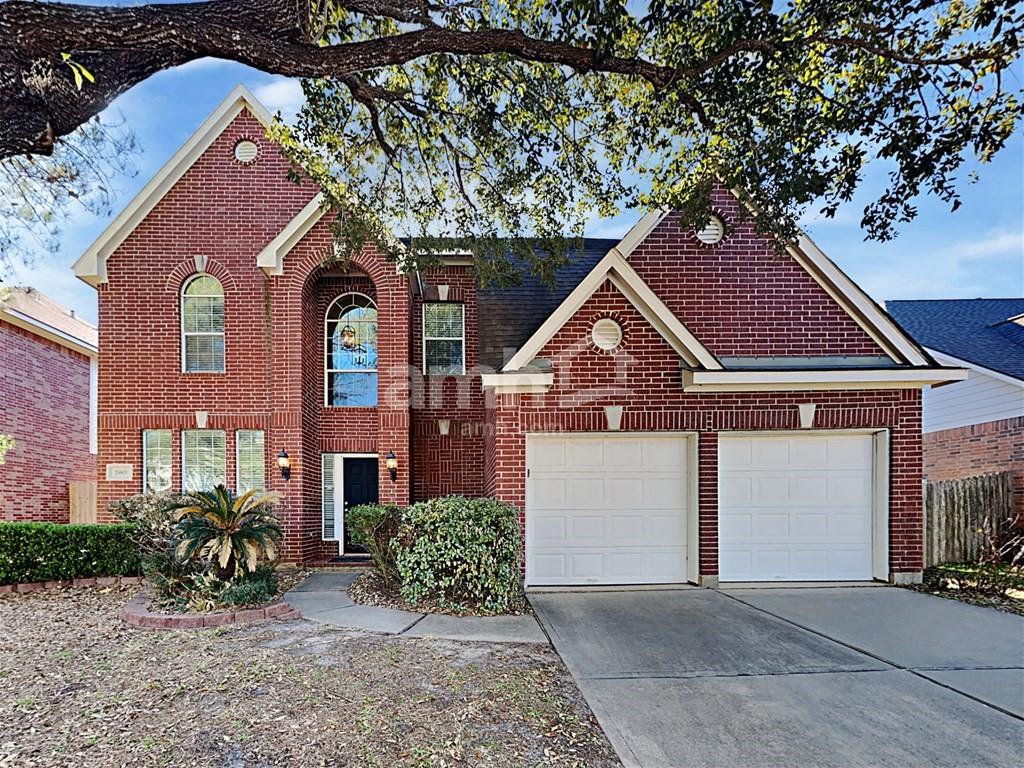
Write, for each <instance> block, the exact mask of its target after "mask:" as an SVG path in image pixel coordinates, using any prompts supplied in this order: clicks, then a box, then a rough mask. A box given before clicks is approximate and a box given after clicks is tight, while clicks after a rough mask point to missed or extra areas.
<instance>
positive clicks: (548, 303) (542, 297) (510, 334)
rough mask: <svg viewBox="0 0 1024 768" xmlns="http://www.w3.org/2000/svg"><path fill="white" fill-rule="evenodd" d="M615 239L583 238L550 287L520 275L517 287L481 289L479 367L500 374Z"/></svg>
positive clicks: (572, 249)
mask: <svg viewBox="0 0 1024 768" xmlns="http://www.w3.org/2000/svg"><path fill="white" fill-rule="evenodd" d="M618 244H619V241H618V240H617V239H615V240H609V239H603V238H585V239H584V240H583V243H582V246H583V247H582V250H579V249H577V248H570V250H569V253H568V258H569V263H568V264H566V265H565V266H564V267H562V268H561V269H559V270H558V272H557V273H556V275H555V282H554V285H553V286H549V285H547V284H546V283H543V282H541V280H540V279H539V278H538V277H537V276H536V275H533V274H526V270H523V271H522V272H521V274H522V275H523V276H522V280H521V281H520V283H519V284H518V285H511V286H504V287H499V286H492V287H487V288H482V289H481V290H480V292H479V295H478V299H477V301H478V311H477V316H478V318H479V328H480V364H481V365H484V366H489V367H490V368H493V369H494V370H495V371H500V370H501V367H502V366H503V365H504V364H505V362H506V361H507V360H508V359H509V358H510V357H512V355H513V354H514V353H515V351H516V350H517V349H519V347H521V346H522V345H523V344H525V343H526V340H527V339H529V338H530V336H532V335H533V333H534V331H536V330H537V329H538V328H540V326H541V325H542V324H543V322H544V321H545V320H547V318H548V316H549V315H550V314H551V313H552V312H554V311H555V309H557V308H558V305H559V304H561V303H562V302H563V301H564V300H565V298H566V296H568V295H569V294H570V293H572V290H573V289H574V288H575V287H576V286H577V285H579V284H580V282H581V281H582V280H583V278H584V277H586V276H587V274H588V273H589V272H590V270H592V269H593V268H594V266H595V265H596V264H597V262H599V261H600V260H601V259H602V258H604V256H605V255H606V254H607V253H608V251H610V250H611V249H612V248H613V247H615V246H616V245H618Z"/></svg>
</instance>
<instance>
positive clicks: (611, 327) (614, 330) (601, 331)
mask: <svg viewBox="0 0 1024 768" xmlns="http://www.w3.org/2000/svg"><path fill="white" fill-rule="evenodd" d="M590 337H591V339H593V341H594V346H595V347H597V348H598V349H604V350H612V349H615V348H616V347H617V346H619V344H620V343H621V342H622V326H620V325H619V324H618V323H617V322H615V321H614V320H612V319H611V318H610V317H603V318H601V319H600V320H598V321H597V322H596V323H594V327H593V328H592V329H591V331H590Z"/></svg>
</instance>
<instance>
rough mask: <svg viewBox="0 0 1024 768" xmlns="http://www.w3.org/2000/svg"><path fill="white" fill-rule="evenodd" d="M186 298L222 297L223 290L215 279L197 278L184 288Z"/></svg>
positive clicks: (208, 277) (207, 276)
mask: <svg viewBox="0 0 1024 768" xmlns="http://www.w3.org/2000/svg"><path fill="white" fill-rule="evenodd" d="M185 295H186V296H223V295H224V289H223V288H222V287H221V284H220V281H219V280H217V278H215V277H210V276H209V275H203V276H202V277H197V278H196V279H195V280H193V281H192V282H191V283H189V284H188V285H187V286H186V287H185Z"/></svg>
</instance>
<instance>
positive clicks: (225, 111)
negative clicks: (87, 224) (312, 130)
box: [72, 84, 274, 287]
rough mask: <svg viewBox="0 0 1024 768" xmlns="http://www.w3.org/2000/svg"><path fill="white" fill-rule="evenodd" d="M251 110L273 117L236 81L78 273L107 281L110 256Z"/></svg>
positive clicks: (266, 120)
mask: <svg viewBox="0 0 1024 768" xmlns="http://www.w3.org/2000/svg"><path fill="white" fill-rule="evenodd" d="M243 109H245V110H248V111H249V113H250V114H252V116H253V117H255V118H256V119H257V120H259V121H260V123H262V124H263V126H264V127H266V126H269V125H270V124H271V123H272V122H273V120H274V118H273V116H272V115H271V114H270V112H268V111H267V109H266V107H264V106H263V105H262V104H261V103H260V102H259V100H258V99H257V98H256V97H255V96H253V94H252V92H251V91H250V90H249V89H248V88H246V87H245V86H244V85H241V84H239V85H236V86H235V88H234V89H233V90H232V91H231V93H230V94H228V97H227V98H226V99H224V101H222V102H221V103H220V105H219V106H218V107H217V108H216V109H215V110H214V111H213V112H212V113H211V114H210V116H209V117H207V118H206V120H204V121H203V123H202V125H200V126H199V128H197V129H196V131H195V133H193V134H192V135H191V136H190V137H189V139H188V141H186V142H185V143H184V144H183V145H182V146H181V148H180V149H179V150H178V151H177V152H175V153H174V155H173V156H172V157H171V159H170V160H168V161H167V162H166V163H165V164H164V166H163V167H162V168H161V169H160V170H159V171H157V173H156V175H155V176H154V177H153V178H152V179H150V180H149V183H148V184H146V186H144V187H143V188H142V190H141V191H140V192H139V193H138V194H137V195H136V196H135V197H134V198H133V199H132V201H131V202H130V203H129V204H128V205H127V207H125V209H124V210H123V211H121V213H120V214H118V215H117V217H116V218H115V219H114V220H113V221H112V222H110V225H109V226H108V227H107V228H106V229H105V230H103V233H102V234H100V236H99V237H98V238H96V240H95V242H93V244H92V245H90V246H89V247H88V248H87V249H86V251H85V253H83V254H82V255H81V256H80V257H79V258H78V261H76V262H75V263H74V266H73V267H72V269H73V270H74V271H75V276H76V277H78V278H79V279H81V280H84V281H85V282H87V283H89V285H92V286H93V287H95V286H97V285H99V284H100V283H105V282H107V259H108V258H109V257H110V255H111V254H112V253H113V252H114V251H115V250H116V249H117V247H118V246H120V245H121V243H123V242H124V241H125V239H126V238H127V237H128V236H129V235H130V234H131V233H132V231H133V230H134V229H135V228H136V227H137V226H138V225H139V224H140V223H141V222H142V220H143V219H144V218H146V216H148V215H149V213H150V212H151V211H152V210H153V208H155V207H156V205H157V203H159V202H160V200H162V199H163V197H164V195H166V194H167V192H168V191H170V189H171V187H173V186H174V185H175V184H177V183H178V181H179V180H180V179H181V177H182V176H184V175H185V173H186V172H187V171H188V169H189V168H191V167H192V165H193V164H194V163H195V162H196V160H198V159H199V157H200V156H201V155H202V154H203V153H204V152H205V151H206V150H207V149H209V147H210V145H211V144H213V142H214V141H216V139H217V137H219V136H220V135H221V133H223V132H224V129H225V128H227V126H228V125H229V124H230V123H231V121H232V120H234V119H235V118H236V117H237V116H238V114H239V113H240V112H241V111H242V110H243Z"/></svg>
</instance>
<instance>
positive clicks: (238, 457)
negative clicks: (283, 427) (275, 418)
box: [225, 429, 267, 493]
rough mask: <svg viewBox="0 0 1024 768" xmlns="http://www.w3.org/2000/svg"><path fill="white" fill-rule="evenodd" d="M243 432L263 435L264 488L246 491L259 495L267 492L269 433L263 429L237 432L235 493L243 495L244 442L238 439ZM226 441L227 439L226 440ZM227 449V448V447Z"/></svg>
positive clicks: (239, 430)
mask: <svg viewBox="0 0 1024 768" xmlns="http://www.w3.org/2000/svg"><path fill="white" fill-rule="evenodd" d="M243 432H259V433H260V434H261V435H263V459H262V464H263V488H256V489H253V488H247V489H246V490H255V491H257V493H265V492H266V490H267V487H266V486H267V433H266V431H265V430H262V429H236V430H235V492H236V493H242V492H243V491H242V461H241V458H242V457H241V446H242V441H241V440H239V439H238V436H239V435H240V434H241V433H243ZM225 439H226V438H225ZM225 447H226V446H225Z"/></svg>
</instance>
